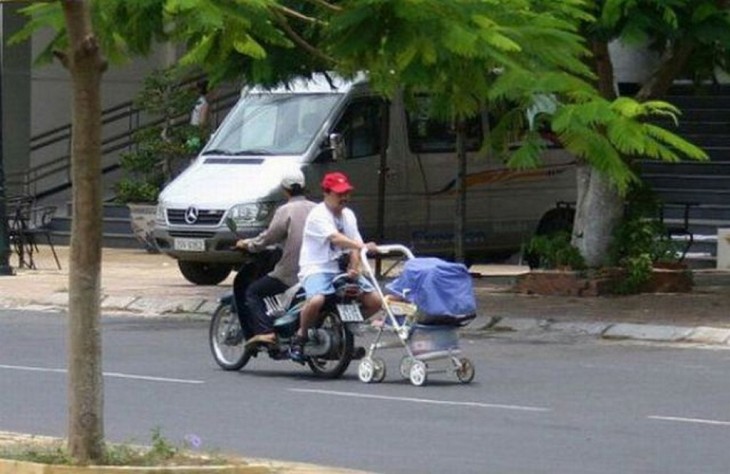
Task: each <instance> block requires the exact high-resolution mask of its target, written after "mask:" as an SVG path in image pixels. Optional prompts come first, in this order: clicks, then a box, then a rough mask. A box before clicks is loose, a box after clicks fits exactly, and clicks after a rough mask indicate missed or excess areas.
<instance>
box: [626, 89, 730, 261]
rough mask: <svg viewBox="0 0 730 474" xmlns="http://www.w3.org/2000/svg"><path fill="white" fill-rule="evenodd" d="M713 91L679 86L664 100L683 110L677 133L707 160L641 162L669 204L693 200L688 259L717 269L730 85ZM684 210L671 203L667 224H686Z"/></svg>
mask: <svg viewBox="0 0 730 474" xmlns="http://www.w3.org/2000/svg"><path fill="white" fill-rule="evenodd" d="M711 89H712V90H711V91H708V92H705V93H693V92H692V91H690V90H688V89H686V88H679V87H678V88H676V89H674V90H673V91H672V92H671V93H670V95H669V96H668V97H667V99H666V100H667V101H668V102H670V103H672V104H674V105H676V106H677V107H678V108H679V109H680V110H681V111H682V115H681V116H680V118H679V128H677V129H674V130H673V131H675V133H678V134H679V135H681V136H682V137H683V138H685V139H687V140H689V141H690V142H692V143H694V144H695V145H697V146H699V147H700V148H702V149H703V150H705V152H706V153H707V154H708V155H709V157H710V159H709V161H706V162H695V161H682V162H679V163H663V162H657V161H653V160H644V161H642V162H641V163H640V167H641V168H640V169H641V171H640V173H641V177H642V179H643V180H644V181H645V182H646V183H648V184H649V185H650V186H651V187H652V189H653V190H654V191H655V192H656V194H657V195H658V196H659V197H660V199H662V200H663V201H664V202H666V203H671V202H674V203H692V204H691V205H690V206H689V213H688V216H689V219H688V224H689V226H688V227H689V231H690V232H691V233H692V234H693V236H694V243H693V244H692V246H691V247H690V248H689V252H688V253H687V256H686V262H687V263H688V264H689V265H690V266H691V267H694V268H709V267H711V268H714V267H715V265H716V263H715V262H716V259H717V229H718V228H723V227H730V86H713V87H712V88H711ZM664 125H665V126H666V125H668V124H664ZM668 128H670V129H672V128H671V127H668ZM683 213H684V209H683V207H680V206H667V207H666V208H665V211H664V216H665V223H666V224H667V225H670V226H681V225H683V223H684V215H683Z"/></svg>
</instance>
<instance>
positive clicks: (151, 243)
mask: <svg viewBox="0 0 730 474" xmlns="http://www.w3.org/2000/svg"><path fill="white" fill-rule="evenodd" d="M127 207H128V208H129V218H130V224H131V226H132V232H133V233H134V236H135V237H136V238H137V240H138V241H139V243H140V244H142V246H143V247H144V248H145V250H147V251H148V252H149V253H160V249H158V248H157V244H156V243H155V239H154V236H153V234H152V233H153V231H154V229H155V217H156V216H157V204H149V203H130V204H127Z"/></svg>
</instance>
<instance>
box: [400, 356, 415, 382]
mask: <svg viewBox="0 0 730 474" xmlns="http://www.w3.org/2000/svg"><path fill="white" fill-rule="evenodd" d="M412 365H413V359H411V358H410V357H408V356H403V358H401V360H400V367H399V369H400V375H401V377H403V378H404V379H406V380H408V379H409V378H411V366H412Z"/></svg>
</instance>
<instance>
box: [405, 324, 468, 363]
mask: <svg viewBox="0 0 730 474" xmlns="http://www.w3.org/2000/svg"><path fill="white" fill-rule="evenodd" d="M408 347H410V349H411V352H412V353H413V355H414V356H419V355H424V354H429V353H434V352H449V351H451V352H453V351H456V350H458V349H459V336H458V334H457V333H456V327H453V326H424V325H421V324H416V325H414V326H413V329H412V331H411V336H410V337H409V338H408Z"/></svg>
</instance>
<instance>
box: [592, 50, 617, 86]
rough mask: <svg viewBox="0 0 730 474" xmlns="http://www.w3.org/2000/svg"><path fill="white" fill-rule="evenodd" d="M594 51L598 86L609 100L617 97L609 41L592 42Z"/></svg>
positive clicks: (594, 65) (594, 66)
mask: <svg viewBox="0 0 730 474" xmlns="http://www.w3.org/2000/svg"><path fill="white" fill-rule="evenodd" d="M591 51H592V52H593V69H594V70H595V71H596V87H597V88H598V90H599V92H600V93H601V96H602V97H603V98H605V99H608V100H613V99H615V98H616V95H617V94H616V92H617V91H616V85H615V84H614V80H615V78H614V75H613V62H612V61H611V53H610V52H609V51H608V43H606V42H605V41H593V42H591Z"/></svg>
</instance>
